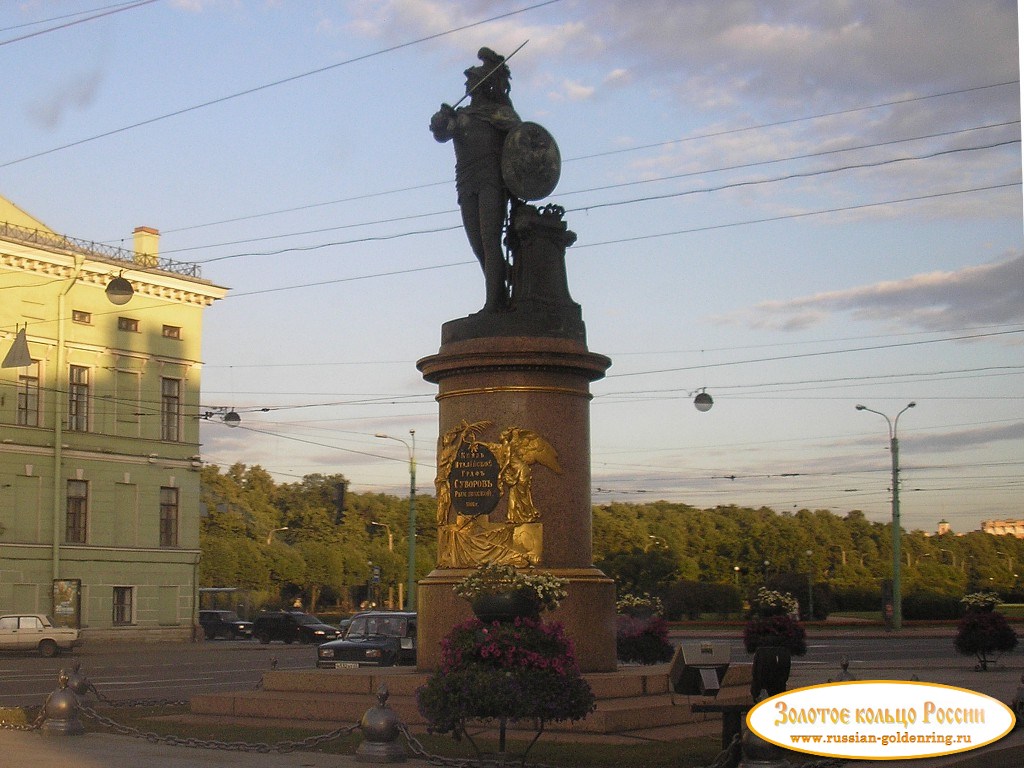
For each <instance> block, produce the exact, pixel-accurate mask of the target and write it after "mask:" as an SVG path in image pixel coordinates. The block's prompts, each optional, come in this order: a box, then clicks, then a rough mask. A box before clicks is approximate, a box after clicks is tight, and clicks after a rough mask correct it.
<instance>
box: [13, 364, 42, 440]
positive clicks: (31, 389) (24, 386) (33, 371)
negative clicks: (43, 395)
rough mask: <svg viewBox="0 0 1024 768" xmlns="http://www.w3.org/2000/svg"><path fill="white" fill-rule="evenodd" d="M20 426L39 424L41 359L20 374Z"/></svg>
mask: <svg viewBox="0 0 1024 768" xmlns="http://www.w3.org/2000/svg"><path fill="white" fill-rule="evenodd" d="M18 426H19V427H38V426H39V361H38V360H33V361H32V365H30V366H29V367H28V369H27V371H26V372H25V373H19V374H18Z"/></svg>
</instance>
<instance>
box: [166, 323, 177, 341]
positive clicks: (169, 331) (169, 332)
mask: <svg viewBox="0 0 1024 768" xmlns="http://www.w3.org/2000/svg"><path fill="white" fill-rule="evenodd" d="M164 338H165V339H180V338H181V328H179V327H178V326H176V325H165V326H164Z"/></svg>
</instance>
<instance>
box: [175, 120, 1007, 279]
mask: <svg viewBox="0 0 1024 768" xmlns="http://www.w3.org/2000/svg"><path fill="white" fill-rule="evenodd" d="M1019 124H1020V121H1019V120H1014V121H1008V122H1003V123H994V124H990V125H984V126H975V127H971V128H964V129H960V130H957V131H947V132H944V133H937V134H930V135H925V136H914V137H911V138H907V139H894V140H892V141H884V142H877V143H874V144H864V145H860V146H857V147H846V148H842V149H833V150H823V151H820V152H811V153H807V154H802V155H794V156H791V157H784V158H775V159H771V160H761V161H755V162H750V163H742V164H738V165H733V166H723V167H719V168H707V169H701V170H697V171H689V172H687V173H680V174H672V175H669V176H660V177H657V178H653V179H638V180H635V181H627V182H621V183H619V184H610V185H604V186H598V187H590V188H586V189H580V190H571V191H568V192H564V193H562V194H561V196H563V197H568V196H572V195H581V194H586V193H590V192H600V191H606V190H609V189H619V188H623V187H629V186H637V185H641V184H652V183H659V182H663V181H672V180H677V179H681V178H686V177H689V176H698V175H706V174H711V173H722V172H725V171H732V170H742V169H747V168H754V167H757V166H763V165H775V164H779V163H786V162H792V161H794V160H805V159H810V158H814V157H824V156H826V155H834V154H841V153H844V152H854V151H860V150H864V149H874V148H877V147H882V146H891V145H893V144H903V143H908V142H913V141H923V140H925V139H931V138H940V137H947V136H953V135H958V134H962V133H969V132H971V131H977V130H987V129H990V128H1001V127H1006V126H1010V125H1019ZM1019 143H1020V139H1019V138H1017V139H1012V140H1006V141H1003V142H994V143H991V144H987V145H978V146H972V147H959V148H952V149H947V150H939V151H936V152H930V153H926V154H923V155H911V156H907V157H901V158H890V159H886V160H879V161H873V162H870V163H863V164H851V165H846V166H841V167H837V168H831V169H829V168H826V169H821V170H818V171H813V172H805V173H798V174H788V175H785V176H780V177H775V178H769V179H760V180H748V181H742V182H731V183H729V184H724V185H720V186H717V187H710V188H702V189H695V190H684V191H682V192H677V193H672V194H668V195H664V196H660V197H658V198H638V199H637V200H638V201H646V200H649V199H661V197H676V196H682V195H687V194H696V193H698V192H717V191H723V190H726V189H732V188H736V187H742V186H751V185H754V184H766V183H771V182H776V181H788V180H791V179H795V178H801V177H804V176H815V175H823V174H826V173H833V172H839V171H847V170H853V169H860V168H871V167H876V166H884V165H888V164H892V163H896V162H904V161H911V160H926V159H933V158H935V157H940V156H943V155H949V154H955V153H958V152H969V151H975V150H983V149H992V148H995V147H999V146H1003V145H1006V144H1019ZM437 183H438V184H443V183H448V182H437ZM427 186H432V185H427ZM382 194H389V193H386V192H378V193H371V194H368V195H366V196H356V197H350V198H347V200H359V199H363V198H364V197H373V196H376V195H382ZM626 202H630V201H626ZM626 202H622V203H615V204H616V205H623V204H626ZM329 204H330V203H320V204H315V205H313V206H305V207H316V205H329ZM605 205H606V206H607V205H612V204H610V203H609V204H605ZM289 210H302V208H293V209H289ZM571 210H588V207H587V206H584V207H581V208H577V209H571ZM457 213H458V209H455V208H449V209H445V210H443V211H433V212H428V213H417V214H409V215H406V216H396V217H391V218H387V219H375V220H372V221H366V222H356V223H352V224H341V225H337V226H333V227H322V228H319V229H310V230H302V231H299V232H288V233H283V234H277V235H266V236H263V237H258V238H247V239H243V240H233V241H227V242H220V243H208V244H203V245H195V246H189V247H187V248H177V249H169V250H166V251H165V254H175V253H185V252H188V251H195V250H203V249H207V248H218V247H224V246H228V245H240V244H242V243H253V242H261V241H265V240H274V239H279V238H285V237H298V236H301V235H312V234H319V233H322V232H332V231H336V230H341V229H355V228H357V227H364V226H366V227H368V226H376V225H379V224H391V223H395V222H399V221H409V220H412V219H421V218H428V217H431V216H444V215H454V214H457ZM241 218H255V217H241ZM238 220H239V219H231V220H229V221H238ZM199 226H212V225H199ZM185 229H189V228H188V227H186V228H185ZM451 229H458V227H450V228H447V229H442V230H423V231H422V232H427V233H431V232H435V231H448V230H451ZM168 231H171V232H174V231H182V230H165V233H166V232H168ZM246 255H256V254H230V255H226V256H217V257H211V258H209V259H202V260H198V261H196V263H197V264H209V263H211V262H215V261H222V260H225V259H231V258H239V257H241V256H246ZM260 255H274V254H273V253H269V254H260Z"/></svg>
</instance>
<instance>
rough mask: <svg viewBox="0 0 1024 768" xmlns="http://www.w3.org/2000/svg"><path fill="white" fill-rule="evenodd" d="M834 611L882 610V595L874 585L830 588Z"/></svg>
mask: <svg viewBox="0 0 1024 768" xmlns="http://www.w3.org/2000/svg"><path fill="white" fill-rule="evenodd" d="M832 610H834V611H878V612H879V613H881V611H882V596H881V594H880V593H879V591H878V589H877V588H876V587H839V588H837V589H834V590H832Z"/></svg>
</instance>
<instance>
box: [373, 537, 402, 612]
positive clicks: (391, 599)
mask: <svg viewBox="0 0 1024 768" xmlns="http://www.w3.org/2000/svg"><path fill="white" fill-rule="evenodd" d="M370 525H375V526H377V527H378V528H383V529H384V530H385V531H386V532H387V535H388V553H389V554H394V552H395V537H394V536H393V535H392V533H391V526H390V525H388V524H387V523H381V522H378V521H376V520H371V521H370ZM398 603H399V605H401V604H402V585H401V584H399V585H398ZM394 607H395V582H394V581H391V580H388V608H394Z"/></svg>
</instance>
